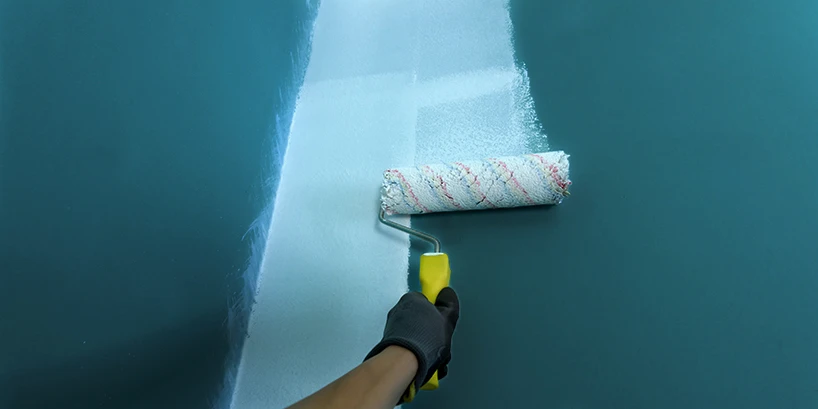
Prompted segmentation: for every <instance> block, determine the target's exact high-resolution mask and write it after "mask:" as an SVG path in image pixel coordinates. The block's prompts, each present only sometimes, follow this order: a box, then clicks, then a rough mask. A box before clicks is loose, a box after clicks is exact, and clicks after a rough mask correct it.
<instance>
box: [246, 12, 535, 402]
mask: <svg viewBox="0 0 818 409" xmlns="http://www.w3.org/2000/svg"><path fill="white" fill-rule="evenodd" d="M527 81H528V80H527V76H526V75H525V72H524V71H523V70H521V69H520V68H518V67H516V66H515V64H514V56H513V52H512V45H511V36H510V20H509V16H508V10H507V0H489V1H482V2H479V4H476V3H475V2H473V1H469V0H454V1H448V2H438V1H433V0H418V1H397V0H385V1H378V2H373V1H368V0H324V1H323V2H322V3H321V6H320V9H319V12H318V17H317V19H316V21H315V26H314V34H313V44H312V55H311V57H310V64H309V67H308V69H307V74H306V79H305V85H304V87H303V89H302V91H301V95H300V97H299V100H298V103H297V105H296V111H295V116H294V119H293V124H292V131H291V135H290V142H289V146H288V150H287V153H286V156H285V159H284V165H283V168H282V173H281V183H280V186H279V189H278V192H277V196H276V201H275V209H274V211H273V216H272V224H271V227H270V230H269V235H268V240H267V250H266V253H265V257H264V262H263V265H262V276H261V277H260V279H259V288H258V295H257V298H256V299H257V304H256V306H255V308H254V311H253V315H252V317H251V321H250V330H249V338H248V340H247V342H246V344H245V348H244V353H243V356H242V364H241V367H240V370H239V377H238V382H237V386H236V392H235V395H234V398H233V407H235V408H242V409H243V408H278V407H284V406H286V405H288V404H291V403H293V402H294V401H297V400H298V399H300V398H303V397H304V396H306V395H308V394H310V393H312V392H314V391H315V390H317V389H319V388H320V387H322V386H324V385H325V384H327V383H328V382H330V381H332V380H333V379H335V378H336V377H338V376H340V375H342V374H343V373H344V372H346V371H348V370H350V369H351V368H353V367H354V366H356V365H357V364H358V363H360V361H361V359H362V358H363V356H364V355H365V354H366V353H367V352H368V350H369V349H370V348H371V347H372V346H373V345H374V344H375V343H377V341H378V340H379V338H380V336H381V331H382V328H383V324H384V320H385V318H386V312H387V311H388V310H389V308H391V306H392V305H393V304H394V303H395V301H396V300H397V299H398V298H399V296H400V295H401V294H402V293H403V292H405V291H406V290H407V280H406V277H407V267H408V254H409V253H408V252H409V250H408V247H409V241H408V237H407V236H406V235H405V234H402V233H399V232H395V231H390V230H389V229H387V228H385V227H383V226H380V225H379V224H378V223H377V212H378V209H379V200H378V199H379V189H380V187H381V182H382V174H383V171H384V170H385V169H388V168H394V167H405V166H412V165H415V164H420V163H433V162H454V161H455V160H469V159H480V158H484V157H498V156H508V155H519V154H523V153H527V152H531V151H532V146H534V147H537V148H538V149H537V150H539V151H544V150H546V149H545V148H546V144H545V137H544V135H542V133H541V132H539V127H538V126H537V124H536V121H535V120H534V116H533V111H532V110H531V108H532V105H531V100H530V97H529V96H528V89H527V84H528V82H527ZM464 172H466V173H467V174H468V172H469V171H468V169H464ZM445 188H446V189H455V188H456V189H461V188H460V187H458V186H454V185H451V184H449V185H446V186H445ZM478 188H482V189H485V190H484V191H488V190H489V189H491V188H492V186H479V181H477V182H476V183H475V187H473V190H474V191H473V194H475V195H481V192H480V189H478ZM483 196H485V195H483ZM484 199H485V197H484ZM408 200H411V198H410V199H408ZM489 205H491V204H489ZM399 221H401V222H404V223H408V218H407V217H402V218H399Z"/></svg>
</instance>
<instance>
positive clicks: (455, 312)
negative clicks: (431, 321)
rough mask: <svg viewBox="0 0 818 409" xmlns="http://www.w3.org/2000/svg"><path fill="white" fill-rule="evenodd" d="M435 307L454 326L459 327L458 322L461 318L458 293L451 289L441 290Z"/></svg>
mask: <svg viewBox="0 0 818 409" xmlns="http://www.w3.org/2000/svg"><path fill="white" fill-rule="evenodd" d="M435 307H437V310H438V311H440V314H441V315H443V316H444V317H445V318H446V320H447V321H449V322H450V323H451V324H452V326H455V325H457V320H458V318H460V299H458V298H457V293H455V292H454V290H453V289H452V288H451V287H446V288H444V289H442V290H440V293H439V294H438V295H437V300H436V301H435Z"/></svg>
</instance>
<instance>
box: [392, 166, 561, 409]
mask: <svg viewBox="0 0 818 409" xmlns="http://www.w3.org/2000/svg"><path fill="white" fill-rule="evenodd" d="M570 186H571V181H570V180H568V155H567V154H566V153H565V152H562V151H555V152H545V153H534V154H528V155H522V156H511V157H502V158H491V159H485V160H475V161H463V162H452V163H447V164H432V165H422V166H417V167H409V168H397V169H388V170H386V171H385V172H384V174H383V188H382V190H381V211H380V214H379V215H378V219H379V220H380V221H381V223H384V224H386V225H388V226H390V227H393V228H395V229H398V230H400V231H403V232H405V233H408V234H410V235H412V236H415V237H417V238H419V239H421V240H424V241H427V242H429V243H431V244H432V245H433V246H434V252H432V253H425V254H423V255H421V256H420V272H419V275H420V287H421V292H422V293H423V295H425V296H426V298H427V299H428V300H429V301H430V302H431V303H434V302H435V300H436V299H437V294H438V293H439V292H440V290H442V289H443V288H445V287H448V286H449V279H450V277H451V270H450V269H449V256H448V255H446V254H445V253H442V252H441V250H440V241H439V240H438V239H437V238H435V237H434V236H432V235H430V234H428V233H424V232H421V231H418V230H415V229H412V228H409V227H407V226H404V225H402V224H399V223H395V222H394V221H392V220H389V219H387V218H386V216H387V215H392V214H424V213H434V212H450V211H460V210H483V209H499V208H509V207H521V206H536V205H552V204H559V203H561V202H562V200H563V199H564V198H565V197H566V196H568V194H569V193H568V188H569V187H570ZM438 386H439V380H438V377H437V372H435V373H434V375H432V378H431V379H430V380H429V382H427V383H426V384H425V385H423V387H421V389H422V390H432V389H437V388H438ZM414 394H415V391H414V386H412V387H410V391H409V394H408V396H406V397H405V401H406V402H409V401H411V400H412V399H413V398H414Z"/></svg>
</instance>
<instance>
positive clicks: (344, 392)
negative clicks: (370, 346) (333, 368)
mask: <svg viewBox="0 0 818 409" xmlns="http://www.w3.org/2000/svg"><path fill="white" fill-rule="evenodd" d="M417 370H418V362H417V358H415V355H414V354H413V353H412V352H410V351H409V350H407V349H404V348H401V347H398V346H390V347H388V348H386V349H385V350H383V352H381V353H380V354H378V355H376V356H375V357H372V358H371V359H368V360H367V361H365V362H364V363H362V364H361V365H358V367H357V368H355V369H353V370H352V371H350V372H349V373H347V374H346V375H344V376H342V377H341V378H339V379H338V380H336V381H335V382H333V383H331V384H329V385H327V386H325V387H324V388H323V389H321V390H320V391H318V392H316V393H314V394H312V395H310V396H308V397H307V398H305V399H304V400H302V401H301V402H298V403H296V404H295V405H293V406H290V408H289V409H318V408H321V409H386V408H392V407H394V406H395V405H396V404H397V402H398V400H399V399H400V397H401V395H403V392H404V391H406V388H407V387H408V386H409V384H410V383H411V382H412V380H413V379H414V377H415V374H416V373H417Z"/></svg>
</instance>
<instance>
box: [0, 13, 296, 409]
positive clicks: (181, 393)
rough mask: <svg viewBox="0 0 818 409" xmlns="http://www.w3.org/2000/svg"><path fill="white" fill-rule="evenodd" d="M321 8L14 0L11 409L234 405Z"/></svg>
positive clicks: (2, 27) (0, 143) (7, 185)
mask: <svg viewBox="0 0 818 409" xmlns="http://www.w3.org/2000/svg"><path fill="white" fill-rule="evenodd" d="M306 9H307V7H306V3H305V2H303V1H292V2H269V1H256V0H251V1H244V2H238V3H235V4H234V3H232V2H229V3H227V2H223V1H210V0H205V1H188V0H157V1H135V2H121V1H108V0H90V1H77V0H45V1H35V2H31V1H28V0H0V334H2V335H0V407H2V408H4V409H5V408H8V409H18V408H50V407H60V408H83V409H87V408H152V409H159V408H174V409H178V408H205V407H209V406H210V403H211V402H213V401H215V400H216V399H217V395H218V394H219V391H220V389H221V388H222V382H223V379H224V374H225V360H226V357H227V353H228V347H229V342H228V339H229V338H228V325H227V321H228V305H230V303H231V302H233V301H235V300H236V297H237V294H238V293H239V292H240V290H241V288H242V280H241V274H242V272H243V270H244V268H245V266H246V265H247V261H248V257H250V255H251V246H250V241H249V240H248V239H246V238H245V239H244V240H243V236H244V234H245V233H246V232H247V231H248V228H249V227H250V225H251V223H252V222H253V220H254V219H255V218H256V217H257V216H258V215H259V214H260V213H261V212H262V209H263V207H264V205H265V203H266V202H267V199H268V198H265V197H264V194H263V188H264V183H263V182H264V181H265V180H266V179H267V178H269V177H274V176H275V175H274V174H273V173H274V172H273V171H274V168H273V165H274V164H275V163H276V161H277V158H276V157H275V155H276V154H275V153H274V152H277V151H278V150H280V149H279V148H282V147H281V146H277V144H279V142H280V138H278V137H279V136H280V135H275V132H276V128H275V120H276V115H277V114H278V115H280V116H282V117H284V120H285V121H286V117H287V116H288V114H287V111H288V110H291V108H292V106H291V103H292V101H288V100H287V93H288V92H294V90H293V89H291V88H292V87H289V86H290V85H291V84H292V82H293V78H294V76H293V64H294V63H295V62H296V61H298V60H299V56H298V55H297V52H298V50H297V49H296V47H297V45H298V44H299V41H300V40H301V39H300V37H302V36H303V34H304V33H303V31H302V30H301V28H302V24H303V23H304V20H305V19H306V18H307V10H306ZM288 87H289V88H290V89H288ZM288 102H289V103H290V106H288V105H287V103H288ZM238 338H239V339H240V338H242V337H241V336H239V337H238Z"/></svg>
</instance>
